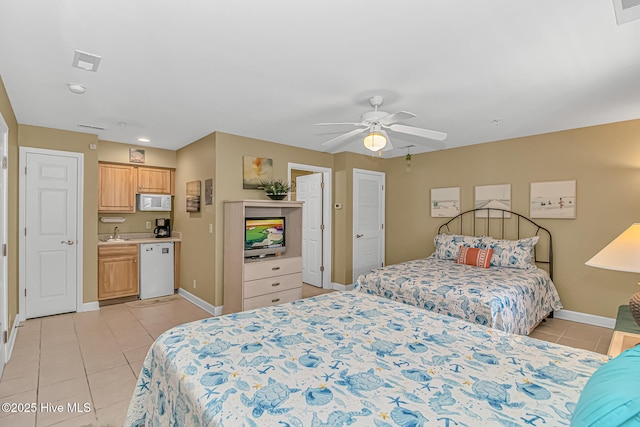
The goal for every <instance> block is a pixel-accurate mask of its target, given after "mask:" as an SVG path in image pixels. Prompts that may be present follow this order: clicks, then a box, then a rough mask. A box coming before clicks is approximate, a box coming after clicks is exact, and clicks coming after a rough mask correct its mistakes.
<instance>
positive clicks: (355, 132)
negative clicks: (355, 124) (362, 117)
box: [322, 128, 369, 146]
mask: <svg viewBox="0 0 640 427" xmlns="http://www.w3.org/2000/svg"><path fill="white" fill-rule="evenodd" d="M368 130H369V128H362V129H354V130H352V131H351V132H347V133H344V134H342V135H339V136H336V137H335V138H333V139H330V140H328V141H326V142H323V143H322V145H324V146H332V145H336V144H339V143H341V142H343V141H346V140H347V139H349V138H351V137H352V136H356V135H358V134H359V133H363V132H366V131H368Z"/></svg>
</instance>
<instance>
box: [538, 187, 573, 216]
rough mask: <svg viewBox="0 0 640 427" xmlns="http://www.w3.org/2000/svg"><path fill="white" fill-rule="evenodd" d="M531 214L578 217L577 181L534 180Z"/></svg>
mask: <svg viewBox="0 0 640 427" xmlns="http://www.w3.org/2000/svg"><path fill="white" fill-rule="evenodd" d="M530 196H531V197H530V204H529V216H530V217H531V218H557V219H574V218H575V217H576V181H575V180H573V181H551V182H532V183H531V192H530Z"/></svg>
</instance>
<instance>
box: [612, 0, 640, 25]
mask: <svg viewBox="0 0 640 427" xmlns="http://www.w3.org/2000/svg"><path fill="white" fill-rule="evenodd" d="M613 8H614V9H615V11H616V21H618V25H622V24H624V23H626V22H630V21H635V20H636V19H640V0H613Z"/></svg>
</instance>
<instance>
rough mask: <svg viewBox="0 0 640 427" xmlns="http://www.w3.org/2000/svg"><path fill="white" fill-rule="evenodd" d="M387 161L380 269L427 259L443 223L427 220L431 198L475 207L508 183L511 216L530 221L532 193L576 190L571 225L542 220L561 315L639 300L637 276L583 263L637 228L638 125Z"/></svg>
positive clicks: (604, 310)
mask: <svg viewBox="0 0 640 427" xmlns="http://www.w3.org/2000/svg"><path fill="white" fill-rule="evenodd" d="M412 163H413V164H412V171H411V173H407V172H406V171H405V163H404V158H402V157H400V158H396V159H391V160H388V161H386V162H385V169H386V172H387V192H386V197H387V233H386V241H387V251H386V258H387V263H388V264H391V263H397V262H401V261H405V260H409V259H414V258H419V257H423V256H426V255H428V254H430V253H431V252H432V251H433V236H434V235H435V233H436V230H437V227H438V226H439V225H440V224H441V223H442V222H444V221H442V220H441V219H438V218H431V217H430V209H429V202H430V189H431V188H441V187H461V199H462V200H461V205H462V206H461V207H462V209H463V210H467V209H472V208H473V200H474V186H475V185H487V184H511V201H512V210H514V211H516V212H519V213H522V214H524V215H526V216H528V215H529V186H530V183H531V182H540V181H562V180H576V181H577V202H576V205H577V214H576V216H577V218H576V219H573V220H559V219H556V220H553V219H541V220H539V221H538V222H539V223H540V224H541V225H542V226H544V227H546V228H548V229H549V230H550V231H551V233H552V234H553V239H554V261H555V265H554V268H555V272H554V282H555V283H556V286H557V288H558V291H559V293H560V297H561V299H562V302H563V304H564V307H565V309H567V310H572V311H578V312H583V313H589V314H595V315H600V316H606V317H615V315H616V310H617V307H618V306H619V305H621V304H626V303H627V302H628V300H629V297H630V296H631V295H632V294H633V293H634V292H637V291H639V290H640V289H638V286H637V285H636V283H637V282H638V276H637V275H636V274H630V273H619V272H614V271H608V270H601V269H596V268H592V267H587V266H585V265H584V263H585V262H586V261H587V260H588V259H589V258H590V257H591V256H593V255H594V254H595V253H597V252H598V251H599V250H600V249H602V248H603V247H604V246H605V245H606V244H607V243H609V242H610V241H611V240H613V239H614V238H615V237H616V236H618V234H620V233H621V232H622V231H624V230H625V229H626V228H627V227H628V226H629V225H630V224H632V223H633V222H637V221H638V220H640V217H639V215H640V214H639V213H640V194H639V193H640V191H639V190H638V188H640V120H634V121H629V122H622V123H615V124H610V125H604V126H595V127H588V128H582V129H576V130H569V131H564V132H555V133H549V134H545V135H537V136H531V137H527V138H518V139H513V140H507V141H498V142H493V143H488V144H481V145H474V146H470V147H463V148H458V149H452V150H443V151H436V152H431V153H425V154H419V155H414V156H413V160H412Z"/></svg>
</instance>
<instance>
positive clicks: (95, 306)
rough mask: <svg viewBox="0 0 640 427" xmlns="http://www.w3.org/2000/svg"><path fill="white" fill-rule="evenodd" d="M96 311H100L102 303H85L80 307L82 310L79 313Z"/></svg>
mask: <svg viewBox="0 0 640 427" xmlns="http://www.w3.org/2000/svg"><path fill="white" fill-rule="evenodd" d="M96 310H100V303H98V301H92V302H85V303H82V305H81V306H80V310H78V312H81V313H82V312H85V311H96Z"/></svg>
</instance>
